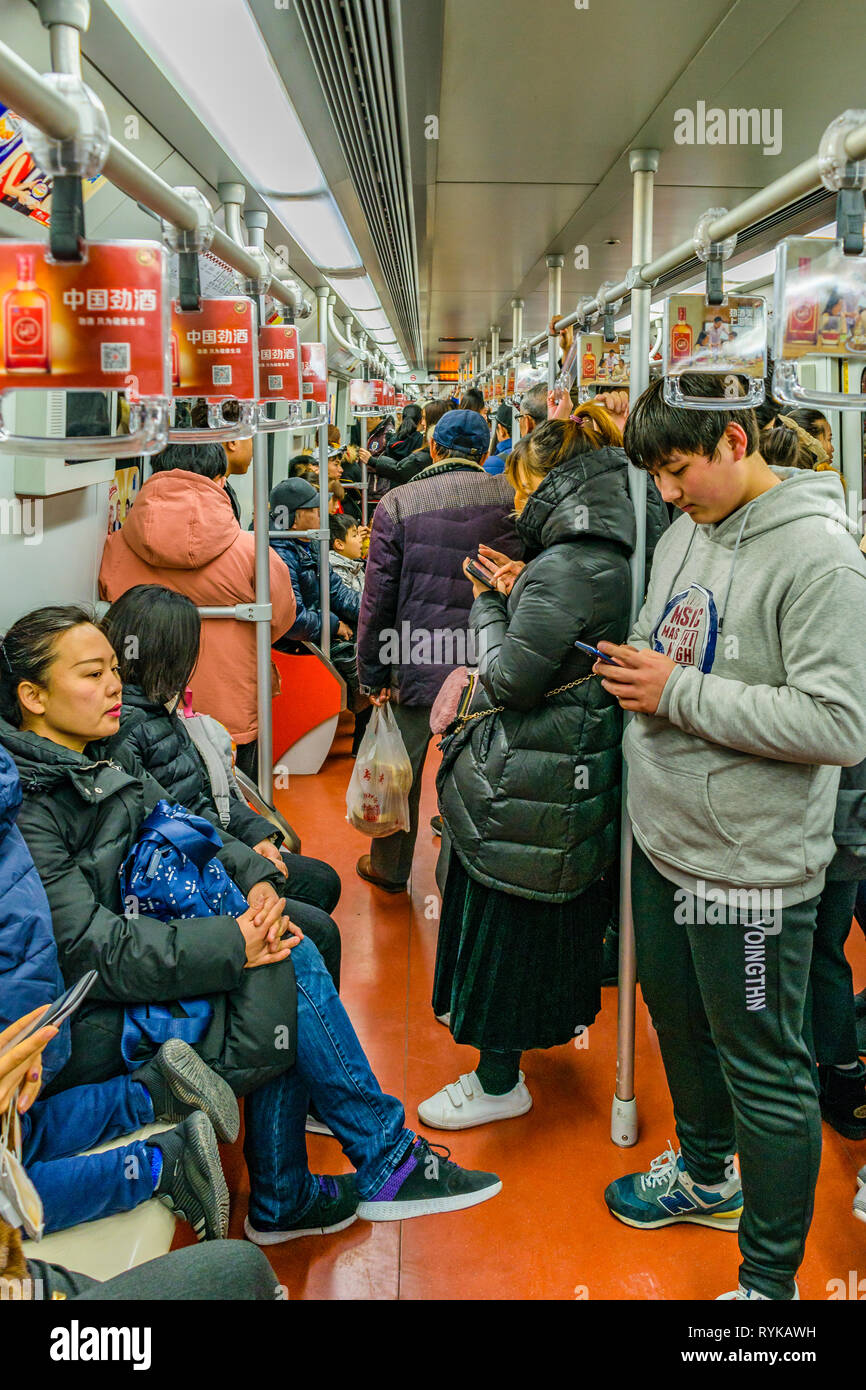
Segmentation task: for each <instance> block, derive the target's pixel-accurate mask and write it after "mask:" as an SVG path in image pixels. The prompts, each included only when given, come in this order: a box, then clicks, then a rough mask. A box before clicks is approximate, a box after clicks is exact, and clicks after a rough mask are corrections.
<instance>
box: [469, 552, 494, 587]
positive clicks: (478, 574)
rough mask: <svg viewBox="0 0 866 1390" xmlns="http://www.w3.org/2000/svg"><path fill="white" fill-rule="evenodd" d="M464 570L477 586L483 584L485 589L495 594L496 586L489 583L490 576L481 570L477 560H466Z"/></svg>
mask: <svg viewBox="0 0 866 1390" xmlns="http://www.w3.org/2000/svg"><path fill="white" fill-rule="evenodd" d="M466 569H467V571H468V573H469V574H471V575H472V578H473V579H477V580H478V583H479V584H483V585H484V586H485V588H487V589H492V590H493V592H494V593H496V585H495V584H492V583H491V582H490V575H489V574H488V573H487V571H486V570H483V569H482V568H481V566H480V565H479V563H478V561H477V560H471V559H467V561H466Z"/></svg>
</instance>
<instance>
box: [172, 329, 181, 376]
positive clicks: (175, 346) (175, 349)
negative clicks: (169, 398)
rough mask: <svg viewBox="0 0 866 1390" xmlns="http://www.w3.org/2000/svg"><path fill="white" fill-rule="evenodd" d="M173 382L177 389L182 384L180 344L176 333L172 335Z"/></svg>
mask: <svg viewBox="0 0 866 1390" xmlns="http://www.w3.org/2000/svg"><path fill="white" fill-rule="evenodd" d="M171 384H172V386H173V387H175V389H176V388H177V387H179V386H180V344H179V343H178V338H177V334H176V333H172V335H171Z"/></svg>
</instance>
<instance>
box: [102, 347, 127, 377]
mask: <svg viewBox="0 0 866 1390" xmlns="http://www.w3.org/2000/svg"><path fill="white" fill-rule="evenodd" d="M99 352H100V358H101V367H102V370H103V371H104V372H128V371H129V343H100V346H99Z"/></svg>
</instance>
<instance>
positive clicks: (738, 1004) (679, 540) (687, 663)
mask: <svg viewBox="0 0 866 1390" xmlns="http://www.w3.org/2000/svg"><path fill="white" fill-rule="evenodd" d="M718 382H719V379H718V377H713V376H706V375H701V376H692V377H685V378H683V389H684V390H685V391H686V392H687V393H688V394H691V395H694V396H695V397H701V396H703V397H706V396H717V395H718V392H719V385H718ZM625 448H626V451H627V452H628V454H629V457H630V458H631V460H632V462H633V463H634V464H635V465H636V466H637V467H639V468H645V469H646V470H647V471H648V472H649V473H650V474H651V475H652V477H654V478H655V480H656V483H657V485H658V488H659V491H660V492H661V494H662V497H663V498H664V500H665V501H666V502H672V503H673V504H674V505H675V506H677V507H678V508H680V510H681V511H682V512H684V513H685V515H683V516H681V517H680V518H679V519H678V520H677V521H676V522H675V524H674V525H673V526H671V528H670V530H669V531H668V532H667V533H666V534H665V536H663V538H662V540H661V542H660V543H659V545H658V548H657V550H656V553H655V557H654V561H653V567H652V573H651V576H650V583H649V589H648V591H647V596H646V601H645V603H644V606H643V609H642V610H641V613H640V616H639V617H638V621H637V625H636V627H635V630H634V632H633V633H632V635H631V639H630V644H629V645H628V646H621V647H618V646H613V645H611V644H610V643H605V642H602V643H601V649H602V650H604V651H605V652H606V653H607V654H608V655H610V656H611V657H613V658H614V659H615V660H616V661H617V662H619V663H621V664H620V665H618V666H615V665H612V664H610V663H606V662H604V663H603V662H596V665H595V667H594V668H593V669H594V670H595V671H596V673H597V674H599V675H600V676H602V678H603V679H602V684H603V685H604V686H605V688H606V689H607V690H609V691H610V692H611V693H612V694H613V695H615V696H616V698H617V699H618V700H619V703H620V705H621V706H622V708H623V709H626V710H630V711H632V712H633V714H634V715H635V718H634V719H632V720H631V722H630V723H629V727H628V729H627V732H626V736H625V740H624V752H625V756H626V761H627V763H628V811H629V816H630V819H631V822H632V827H633V830H634V840H635V844H634V855H633V865H632V906H633V913H634V923H635V938H636V948H637V964H638V974H639V978H640V981H641V988H642V990H643V995H644V999H645V1001H646V1003H647V1006H648V1008H649V1010H650V1014H651V1016H652V1020H653V1024H654V1026H655V1028H656V1031H657V1033H658V1037H659V1043H660V1045H661V1052H662V1058H663V1061H664V1066H665V1072H666V1075H667V1080H668V1085H669V1087H670V1091H671V1096H672V1099H673V1103H674V1113H675V1117H676V1127H677V1136H678V1138H679V1142H680V1146H681V1151H680V1153H679V1154H675V1153H674V1152H673V1150H668V1151H667V1153H666V1154H664V1155H662V1156H661V1157H660V1158H659V1159H656V1160H655V1161H654V1163H653V1165H652V1167H651V1169H650V1171H649V1172H646V1173H634V1174H630V1175H628V1176H626V1177H624V1178H620V1179H618V1180H617V1181H616V1182H613V1183H611V1184H610V1186H609V1187H608V1189H607V1191H606V1193H605V1200H606V1202H607V1204H608V1207H609V1208H610V1210H611V1212H612V1213H613V1215H614V1216H617V1217H618V1218H619V1219H620V1220H622V1221H625V1222H626V1223H627V1224H628V1225H632V1226H638V1227H646V1228H656V1227H659V1226H666V1225H671V1224H673V1223H675V1222H680V1221H688V1222H694V1223H696V1224H699V1225H705V1226H711V1227H714V1228H716V1229H726V1230H736V1229H738V1228H739V1239H740V1252H741V1255H742V1264H741V1268H740V1283H739V1288H738V1289H737V1291H736V1292H734V1293H732V1294H727V1295H722V1297H727V1298H753V1299H754V1298H758V1299H767V1298H770V1299H786V1298H796V1297H798V1296H799V1295H798V1292H797V1287H796V1283H795V1275H796V1272H797V1269H798V1267H799V1265H800V1262H801V1260H802V1256H803V1250H804V1246H805V1240H806V1234H807V1231H808V1229H809V1223H810V1221H811V1217H812V1206H813V1199H814V1190H815V1183H816V1181H817V1176H818V1166H819V1162H820V1154H821V1119H820V1113H819V1107H818V1096H817V1093H816V1090H815V1085H814V1083H813V1080H812V1075H811V1071H810V1056H809V1050H808V1048H807V1046H806V1043H805V1042H804V1040H803V1015H804V1007H805V1001H806V989H807V984H808V978H809V964H810V959H811V953H812V936H813V932H814V928H815V920H816V912H817V907H818V902H819V899H820V895H821V891H822V888H823V885H824V873H825V869H826V867H827V865H828V863H829V862H830V859H831V858H832V856H833V853H834V849H835V846H834V842H833V819H834V811H835V806H836V796H837V790H838V786H839V776H840V767H842V766H849V765H853V764H855V763H858V762H859V761H860V760H861V759H862V758H863V757H864V755H866V698H864V692H863V672H864V670H866V621H864V619H866V563H864V558H863V556H862V554H861V553H860V551H859V549H858V547H857V543H856V540H855V539H853V537H852V536H851V535H850V534H848V527H847V524H846V521H845V517H844V513H843V512H842V507H841V496H840V493H839V485H838V481H837V480H836V479H835V478H834V477H832V476H829V475H828V476H825V475H823V474H818V473H813V472H810V471H800V470H796V469H778V470H776V469H771V468H770V467H769V465H768V464H767V463H766V462H765V461H764V459H763V458H762V457H761V454H760V453H759V451H758V430H757V424H756V421H755V416H754V412H753V411H751V410H731V411H721V412H716V411H709V410H701V409H700V408H689V409H681V408H675V407H673V406H669V405H667V404H666V403H665V401H664V397H663V383H662V382H661V381H657V382H654V383H653V384H652V385H651V386H650V387H649V389H648V390H647V391H645V392H644V393H643V395H642V396H641V397H640V399H639V401H638V402H637V404H636V406H635V408H634V410H633V411H632V413H631V415H630V417H629V420H628V423H627V426H626V430H625ZM735 1154H738V1155H739V1166H740V1173H741V1175H742V1176H741V1179H740V1176H739V1175H738V1174H737V1168H736V1163H735V1160H734V1156H735ZM741 1181H742V1187H741ZM741 1215H742V1220H740V1216H741Z"/></svg>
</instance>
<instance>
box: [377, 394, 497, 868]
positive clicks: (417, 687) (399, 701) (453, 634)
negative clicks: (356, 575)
mask: <svg viewBox="0 0 866 1390" xmlns="http://www.w3.org/2000/svg"><path fill="white" fill-rule="evenodd" d="M489 440H490V435H489V430H488V427H487V425H486V424H485V422H484V420H483V419H482V418H481V416H480V415H478V414H477V413H476V412H475V411H471V410H451V411H449V412H448V414H447V415H443V416H442V419H441V420H440V421H439V423H438V424H437V426H436V428H435V430H434V431H433V438H432V440H431V441H430V455H431V458H432V459H433V463H432V465H431V467H429V468H425V469H424V471H423V472H421V473H419V474H418V476H417V477H416V478H414V479H413V481H412V482H409V483H405V484H404V485H403V486H402V487H399V488H394V489H393V491H391V492H388V493H387V494H386V495H385V497H384V498H383V500H382V501H381V502H380V503H379V505H378V507H377V508H376V512H375V515H374V518H373V529H372V533H371V536H370V554H369V559H368V561H367V577H366V580H365V582H364V596H363V599H362V601H361V612H360V615H359V618H358V673H359V676H360V680H361V688H362V690H363V689H366V690H367V691H368V692H369V693H370V694H371V696H372V697H373V700H374V702H375V703H376V704H384V703H385V701H386V700H391V701H392V708H393V711H394V717H395V719H396V721H397V725H398V727H399V729H400V732H401V734H402V736H403V742H404V743H405V745H406V751H407V752H408V754H409V758H410V760H411V763H412V774H413V778H412V789H411V791H410V793H409V817H410V828H409V830H408V831H398V832H397V833H396V834H394V835H387V836H384V837H383V838H382V839H378V840H373V843H372V852H371V853H370V854H364V855H362V856H361V858H360V859H359V860H358V864H357V871H358V873H359V875H360V876H361V878H364V879H366V880H367V881H368V882H369V883H374V884H376V885H377V886H378V887H380V888H385V889H386V890H387V891H389V892H392V893H399V892H403V891H404V890H405V888H406V886H407V883H408V879H409V873H410V870H411V868H412V856H413V854H414V852H415V839H416V837H417V834H418V801H419V798H420V795H421V774H422V772H423V769H424V760H425V758H426V756H427V746H428V744H429V742H430V737H431V735H430V710H431V708H432V705H433V701H434V700H435V698H436V696H437V694H438V693H439V690H440V687H441V686H442V683H443V681H444V680H445V677H446V676H447V675H449V673H450V672H451V671H453V670H455V668H456V667H458V666H476V665H477V664H478V658H479V653H477V652H475V651H474V650H473V640H472V637H471V636H470V634H469V631H468V629H469V610H470V609H471V607H472V586H471V584H470V583H469V582H468V580H467V579H466V576H465V575H464V573H463V561H464V560H465V559H466V557H467V555H474V554H475V552H476V551H477V548H478V546H479V545H480V544H484V545H489V546H491V547H493V549H495V550H500V551H502V552H503V553H504V554H506V555H508V556H510V557H511V558H512V559H519V558H520V556H521V553H522V550H521V545H520V542H519V541H518V539H517V536H516V534H515V531H514V526H513V521H512V513H513V511H514V492H513V489H512V488H511V486H510V484H509V483H508V482H507V481H506V479H505V478H504V477H503V476H501V475H500V476H498V477H491V476H490V475H489V474H487V473H485V472H484V469H483V468H482V467H481V463H482V460H483V458H484V457H485V455H486V453H487V449H488V444H489Z"/></svg>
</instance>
